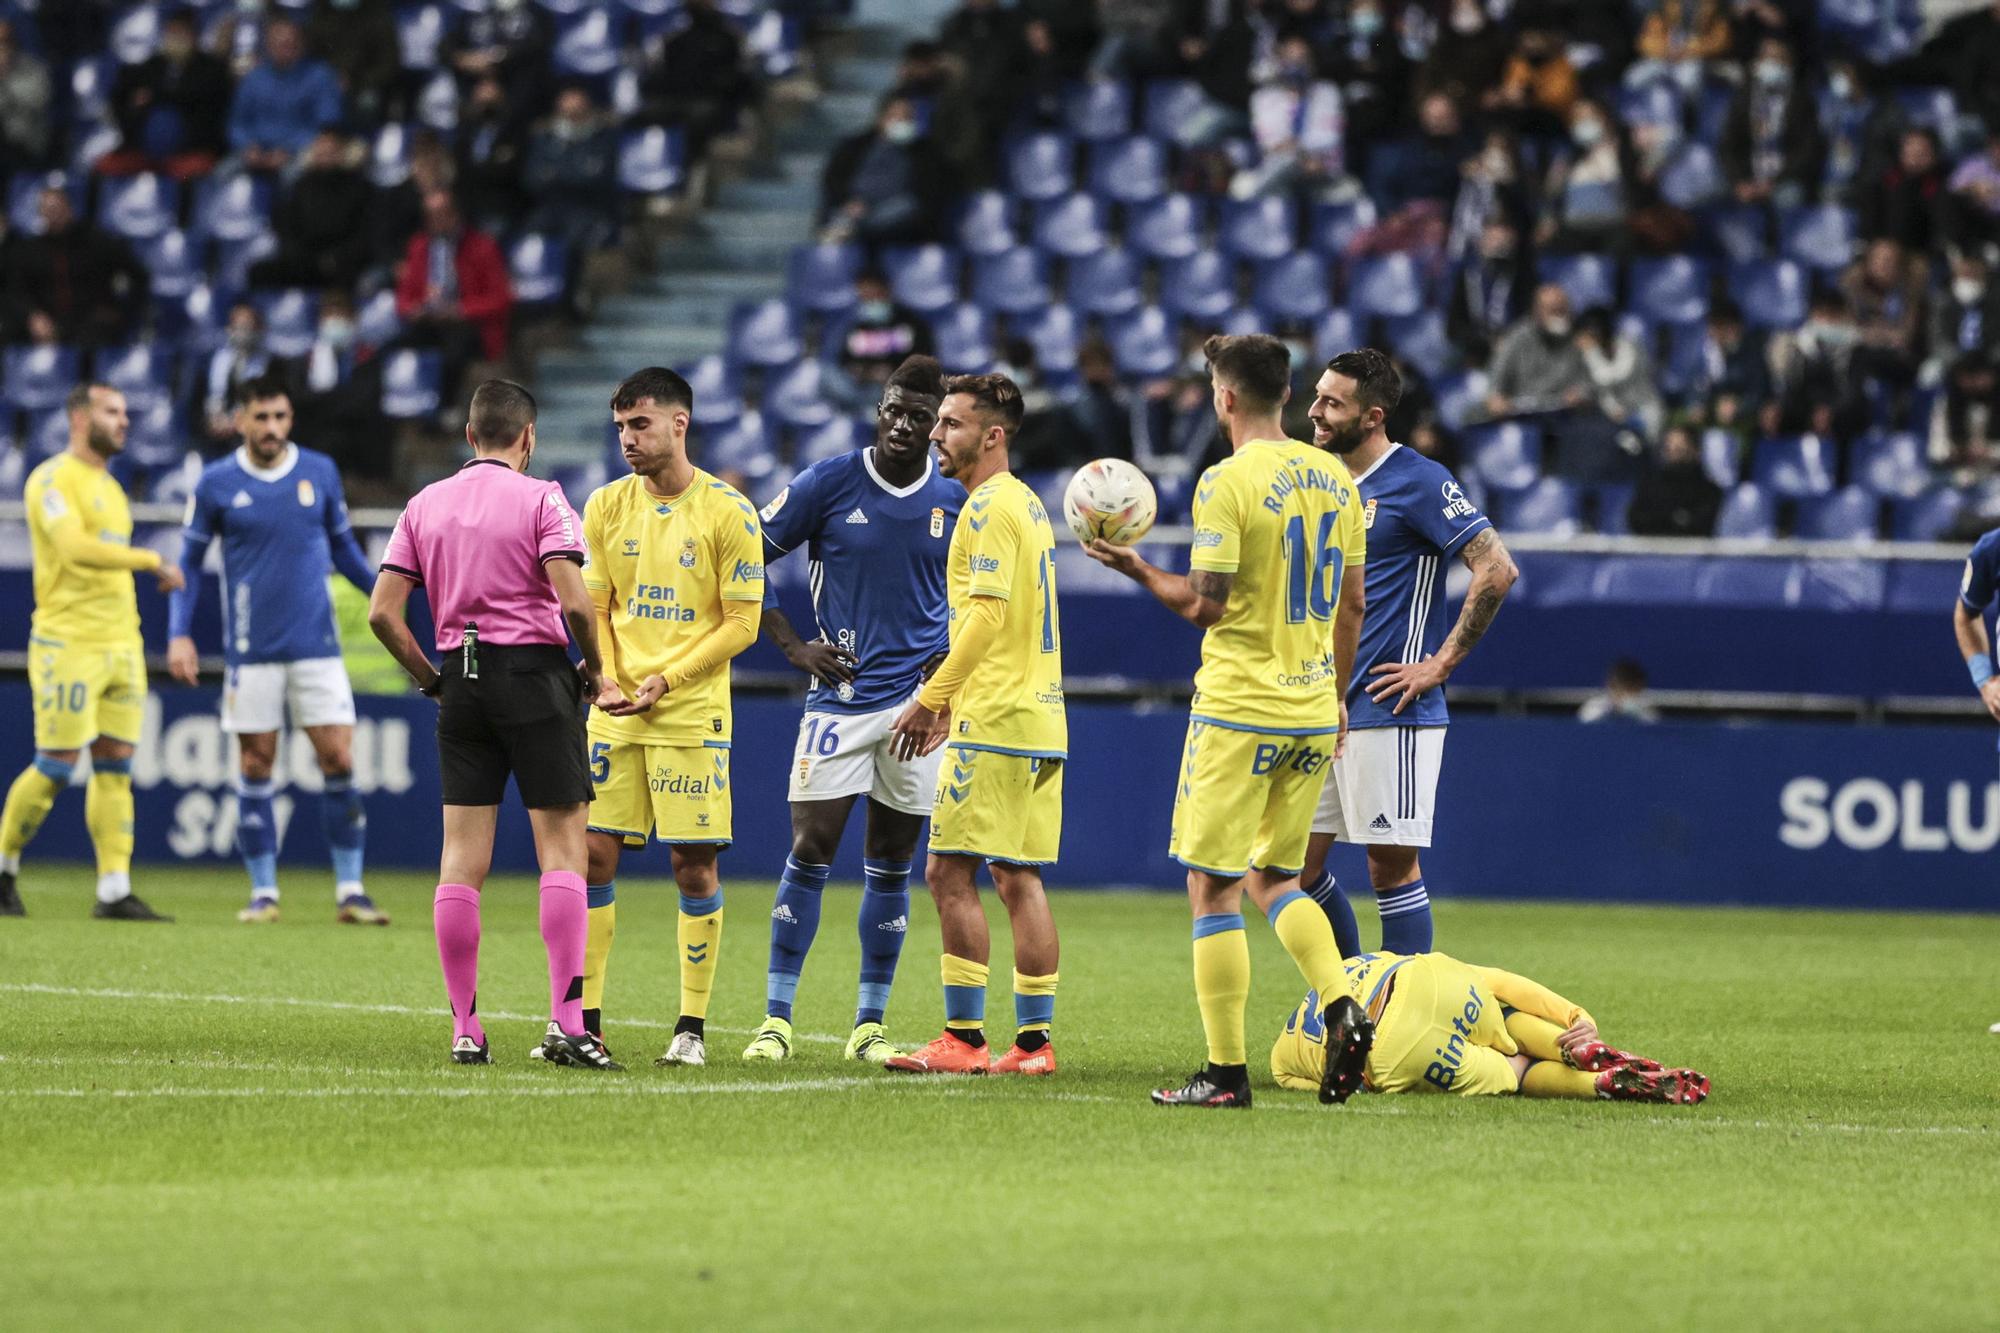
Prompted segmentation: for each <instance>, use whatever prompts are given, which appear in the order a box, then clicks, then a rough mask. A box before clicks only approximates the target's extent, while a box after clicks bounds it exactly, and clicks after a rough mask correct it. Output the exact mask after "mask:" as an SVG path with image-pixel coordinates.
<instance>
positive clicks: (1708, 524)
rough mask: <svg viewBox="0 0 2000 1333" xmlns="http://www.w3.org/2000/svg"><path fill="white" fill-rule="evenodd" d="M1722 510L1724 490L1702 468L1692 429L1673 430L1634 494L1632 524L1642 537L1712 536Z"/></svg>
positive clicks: (1629, 516) (1628, 516)
mask: <svg viewBox="0 0 2000 1333" xmlns="http://www.w3.org/2000/svg"><path fill="white" fill-rule="evenodd" d="M1721 509H1722V487H1720V486H1718V485H1716V484H1715V479H1714V478H1713V477H1711V476H1709V475H1708V470H1707V469H1706V468H1704V467H1703V466H1702V462H1701V447H1700V445H1699V444H1697V443H1696V441H1695V434H1694V430H1693V428H1692V427H1689V426H1669V427H1667V429H1666V433H1665V434H1663V435H1662V436H1661V437H1660V450H1659V455H1658V457H1657V458H1656V459H1655V460H1654V461H1653V462H1652V464H1651V466H1649V467H1648V468H1647V469H1646V471H1645V473H1644V474H1643V475H1642V476H1641V477H1640V478H1639V484H1638V487H1637V488H1636V489H1635V490H1634V491H1633V492H1632V507H1631V509H1629V510H1628V511H1627V512H1626V525H1627V526H1628V527H1629V528H1630V529H1631V530H1632V532H1633V533H1634V534H1635V535H1637V536H1640V537H1709V536H1713V535H1714V534H1715V517H1716V515H1717V514H1718V513H1719V512H1720V511H1721Z"/></svg>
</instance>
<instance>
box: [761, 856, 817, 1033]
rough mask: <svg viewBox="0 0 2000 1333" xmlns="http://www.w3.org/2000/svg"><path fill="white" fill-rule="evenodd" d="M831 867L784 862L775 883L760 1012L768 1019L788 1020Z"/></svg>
mask: <svg viewBox="0 0 2000 1333" xmlns="http://www.w3.org/2000/svg"><path fill="white" fill-rule="evenodd" d="M832 873H833V867H832V866H817V865H807V864H805V863H804V862H801V861H800V860H798V859H797V858H796V857H791V856H788V857H786V858H785V873H784V877H783V878H781V879H780V880H779V881H778V901H777V903H776V904H775V905H773V906H772V908H771V965H770V971H769V972H768V973H767V974H766V980H765V989H764V1011H765V1012H766V1013H767V1014H769V1015H770V1016H771V1017H772V1018H782V1019H784V1020H785V1021H786V1022H788V1023H789V1022H791V1020H792V1000H793V999H794V998H795V997H796V996H797V994H798V990H799V973H800V972H801V971H802V970H804V968H805V965H806V953H807V952H808V951H809V950H810V949H811V948H812V942H813V936H814V935H817V934H818V933H819V901H820V895H821V893H822V891H823V890H825V888H826V879H827V876H828V875H831V874H832Z"/></svg>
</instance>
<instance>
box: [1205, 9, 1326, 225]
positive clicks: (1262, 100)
mask: <svg viewBox="0 0 2000 1333" xmlns="http://www.w3.org/2000/svg"><path fill="white" fill-rule="evenodd" d="M1250 133H1251V137H1252V138H1253V139H1254V140H1255V141H1256V144H1257V152H1258V160H1257V162H1256V163H1255V164H1254V165H1252V166H1249V167H1245V168H1244V169H1243V170H1242V171H1239V172H1238V173H1237V174H1236V177H1235V179H1234V180H1232V181H1231V182H1230V185H1229V192H1230V194H1232V195H1233V196H1235V197H1236V198H1238V199H1249V198H1252V197H1254V196H1256V195H1259V194H1264V193H1282V192H1286V191H1289V190H1291V189H1294V188H1297V187H1310V186H1314V185H1325V184H1330V183H1331V182H1333V181H1336V180H1338V179H1339V178H1340V177H1341V175H1342V174H1343V163H1344V159H1343V157H1342V152H1341V149H1342V144H1343V139H1344V133H1345V121H1344V119H1343V112H1342V106H1341V95H1340V89H1339V88H1337V87H1335V86H1334V85H1333V84H1332V83H1330V82H1329V81H1327V80H1326V79H1323V78H1321V77H1320V76H1319V68H1318V65H1317V63H1316V62H1315V61H1314V59H1313V51H1312V46H1311V45H1310V44H1309V43H1308V42H1307V41H1306V39H1305V38H1303V37H1298V36H1292V37H1286V38H1284V39H1282V40H1280V41H1279V43H1278V48H1277V54H1276V59H1275V60H1274V61H1273V62H1272V67H1271V76H1270V78H1268V79H1266V80H1265V81H1264V82H1262V83H1260V84H1259V85H1258V87H1257V91H1255V92H1254V93H1252V94H1250Z"/></svg>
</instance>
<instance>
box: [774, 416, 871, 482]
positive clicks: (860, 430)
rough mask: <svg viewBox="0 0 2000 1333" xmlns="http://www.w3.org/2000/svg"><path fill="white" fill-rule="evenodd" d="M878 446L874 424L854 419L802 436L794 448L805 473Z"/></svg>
mask: <svg viewBox="0 0 2000 1333" xmlns="http://www.w3.org/2000/svg"><path fill="white" fill-rule="evenodd" d="M873 443H875V429H874V426H873V424H872V423H871V422H868V421H866V420H857V419H856V418H853V417H837V418H835V419H834V420H832V421H829V422H827V423H826V424H825V425H824V426H821V427H820V428H819V429H817V430H814V431H810V432H808V433H807V434H805V435H803V436H801V437H800V438H799V439H798V441H797V443H796V446H795V448H794V451H793V452H794V458H793V463H794V465H795V466H796V467H797V468H798V469H799V470H800V471H804V470H805V469H806V468H809V467H811V466H812V465H813V464H814V463H823V462H825V461H826V460H827V459H829V458H841V457H844V456H845V455H847V454H851V453H853V452H854V451H855V450H856V449H866V448H867V447H868V446H869V445H871V444H873Z"/></svg>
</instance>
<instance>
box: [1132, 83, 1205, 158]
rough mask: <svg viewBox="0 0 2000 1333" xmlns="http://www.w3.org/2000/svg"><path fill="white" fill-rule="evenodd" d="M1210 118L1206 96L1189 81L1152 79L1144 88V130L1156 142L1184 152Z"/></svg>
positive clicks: (1198, 87) (1195, 84)
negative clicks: (1171, 145) (1203, 122)
mask: <svg viewBox="0 0 2000 1333" xmlns="http://www.w3.org/2000/svg"><path fill="white" fill-rule="evenodd" d="M1209 114H1210V113H1209V100H1208V94H1207V93H1205V92H1203V91H1202V90H1201V85H1200V84H1198V83H1196V82H1195V81H1194V80H1192V79H1154V80H1152V81H1151V82H1149V83H1147V85H1146V95H1145V118H1146V121H1145V130H1146V133H1147V134H1149V135H1151V136H1152V137H1153V138H1155V139H1163V140H1165V141H1166V142H1168V143H1170V144H1174V145H1175V146H1177V147H1180V148H1186V147H1188V146H1189V145H1190V144H1192V143H1194V142H1195V140H1196V138H1198V137H1199V134H1200V129H1201V123H1202V121H1203V120H1204V119H1206V118H1207V117H1208V115H1209Z"/></svg>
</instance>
